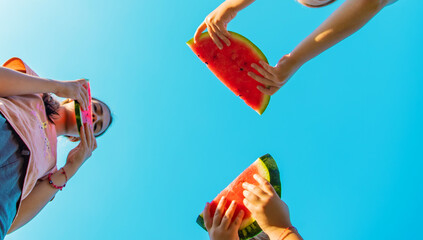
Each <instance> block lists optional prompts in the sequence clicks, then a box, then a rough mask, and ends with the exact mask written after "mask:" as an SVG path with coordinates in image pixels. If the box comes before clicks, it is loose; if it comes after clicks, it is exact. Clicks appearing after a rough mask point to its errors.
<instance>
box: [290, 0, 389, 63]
mask: <svg viewBox="0 0 423 240" xmlns="http://www.w3.org/2000/svg"><path fill="white" fill-rule="evenodd" d="M389 2H390V1H387V0H347V1H345V2H344V3H343V4H342V5H341V6H340V7H339V8H338V9H337V10H336V11H335V12H334V13H333V14H332V15H330V16H329V18H328V19H326V20H325V21H324V22H323V23H322V24H321V25H320V26H319V27H318V28H317V29H316V30H314V31H313V32H312V33H311V34H310V35H309V36H307V37H306V38H305V39H304V40H303V41H302V42H301V43H300V44H299V45H298V46H297V47H296V48H295V49H294V50H293V51H292V52H291V54H290V56H291V57H292V58H293V59H295V61H297V62H298V64H301V65H302V64H304V63H305V62H307V61H309V60H310V59H312V58H314V57H315V56H317V55H319V54H320V53H322V52H324V51H325V50H327V49H328V48H330V47H332V46H333V45H335V44H337V43H338V42H340V41H341V40H343V39H345V38H347V37H348V36H350V35H351V34H353V33H355V32H356V31H358V30H359V29H360V28H362V27H363V26H364V25H365V24H366V23H367V22H368V21H369V20H370V19H372V18H373V17H374V16H375V15H376V14H377V13H378V12H379V11H380V10H382V8H384V7H385V6H386V5H387V4H388V3H389Z"/></svg>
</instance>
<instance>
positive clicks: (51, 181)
mask: <svg viewBox="0 0 423 240" xmlns="http://www.w3.org/2000/svg"><path fill="white" fill-rule="evenodd" d="M62 170H63V171H62V174H63V175H65V179H66V182H65V183H64V184H63V185H62V186H57V185H56V184H54V183H53V180H51V176H52V175H53V173H49V174H48V183H50V185H51V186H52V187H53V188H55V189H59V190H60V191H62V189H63V188H64V187H66V183H67V182H68V176H67V175H66V172H65V169H63V168H62Z"/></svg>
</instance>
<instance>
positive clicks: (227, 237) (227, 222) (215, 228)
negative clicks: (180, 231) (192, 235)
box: [203, 174, 302, 240]
mask: <svg viewBox="0 0 423 240" xmlns="http://www.w3.org/2000/svg"><path fill="white" fill-rule="evenodd" d="M254 179H255V180H256V181H257V182H258V183H259V185H257V186H256V185H254V184H250V183H247V182H244V183H243V184H242V187H243V188H244V189H245V190H244V192H243V194H244V200H243V204H244V205H245V207H247V209H248V210H249V211H250V212H251V214H252V216H253V217H254V219H255V220H256V221H257V223H258V224H259V226H260V228H261V229H262V230H263V232H262V233H260V234H259V235H257V236H255V237H254V238H251V239H254V240H269V239H270V240H302V237H301V236H300V234H299V233H298V231H297V230H296V228H294V227H293V226H292V224H291V220H290V217H289V210H288V206H287V205H286V204H285V203H284V202H283V201H282V200H281V199H280V198H279V196H278V194H277V193H276V191H275V189H274V188H273V187H272V185H271V184H270V183H269V182H268V181H267V180H266V179H264V178H263V177H261V176H260V175H258V174H254ZM225 204H226V199H225V198H224V197H222V199H221V200H220V201H219V204H218V205H217V208H216V211H215V214H214V216H213V217H212V216H210V204H209V203H207V204H206V207H205V208H204V210H203V216H204V225H205V227H206V228H207V232H208V233H209V237H210V240H239V236H238V229H239V227H240V225H241V220H242V217H243V215H244V212H243V211H242V210H241V211H239V213H238V214H237V215H236V216H234V212H235V209H236V203H235V201H233V202H231V204H230V206H229V208H228V209H227V210H226V212H225V211H224V206H225Z"/></svg>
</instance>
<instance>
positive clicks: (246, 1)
mask: <svg viewBox="0 0 423 240" xmlns="http://www.w3.org/2000/svg"><path fill="white" fill-rule="evenodd" d="M254 1H255V0H226V1H225V2H223V3H222V5H224V6H225V7H226V9H227V10H230V11H233V12H234V13H235V14H237V13H238V12H239V11H241V10H242V9H244V8H245V7H247V6H248V5H250V4H251V3H252V2H254Z"/></svg>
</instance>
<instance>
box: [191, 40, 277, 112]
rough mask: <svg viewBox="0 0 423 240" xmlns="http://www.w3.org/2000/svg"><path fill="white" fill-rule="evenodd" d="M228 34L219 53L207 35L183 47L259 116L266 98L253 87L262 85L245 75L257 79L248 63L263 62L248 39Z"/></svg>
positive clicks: (267, 100) (256, 49)
mask: <svg viewBox="0 0 423 240" xmlns="http://www.w3.org/2000/svg"><path fill="white" fill-rule="evenodd" d="M229 33H230V34H231V37H230V41H231V45H230V46H229V47H228V46H224V47H223V49H222V50H220V49H219V48H218V47H217V46H216V44H215V43H214V42H213V40H212V39H211V37H210V35H209V33H208V32H205V33H203V34H201V36H200V38H199V41H198V42H197V43H195V44H194V39H191V40H189V41H188V42H187V44H188V46H189V47H190V48H191V50H192V51H193V52H194V53H195V54H196V55H197V56H198V57H199V58H200V59H201V61H203V62H204V63H205V64H206V65H207V67H208V68H209V69H210V70H211V71H212V72H213V73H214V75H216V77H217V78H218V79H219V80H220V81H221V82H222V83H223V84H225V85H226V87H228V88H229V89H230V90H231V91H232V92H233V93H235V95H237V96H239V97H240V98H241V99H243V100H244V101H245V103H246V104H247V105H248V106H250V107H251V108H252V109H254V110H255V111H256V112H258V113H259V114H260V115H261V114H262V113H263V112H264V110H265V109H266V107H267V105H268V104H269V101H270V96H269V95H266V94H263V93H262V92H260V91H259V90H258V89H257V86H264V85H263V84H261V83H259V82H257V81H255V80H254V79H252V78H251V77H250V76H248V75H247V73H248V72H254V73H256V74H257V75H259V76H261V75H260V73H258V72H257V71H256V70H255V69H254V68H252V67H251V64H252V63H257V64H259V63H258V62H259V61H260V60H263V61H265V62H267V59H266V57H265V56H264V54H263V53H262V52H261V51H260V49H259V48H258V47H256V45H254V44H253V43H252V42H250V40H248V39H247V38H245V37H243V36H242V35H240V34H238V33H235V32H229Z"/></svg>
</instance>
